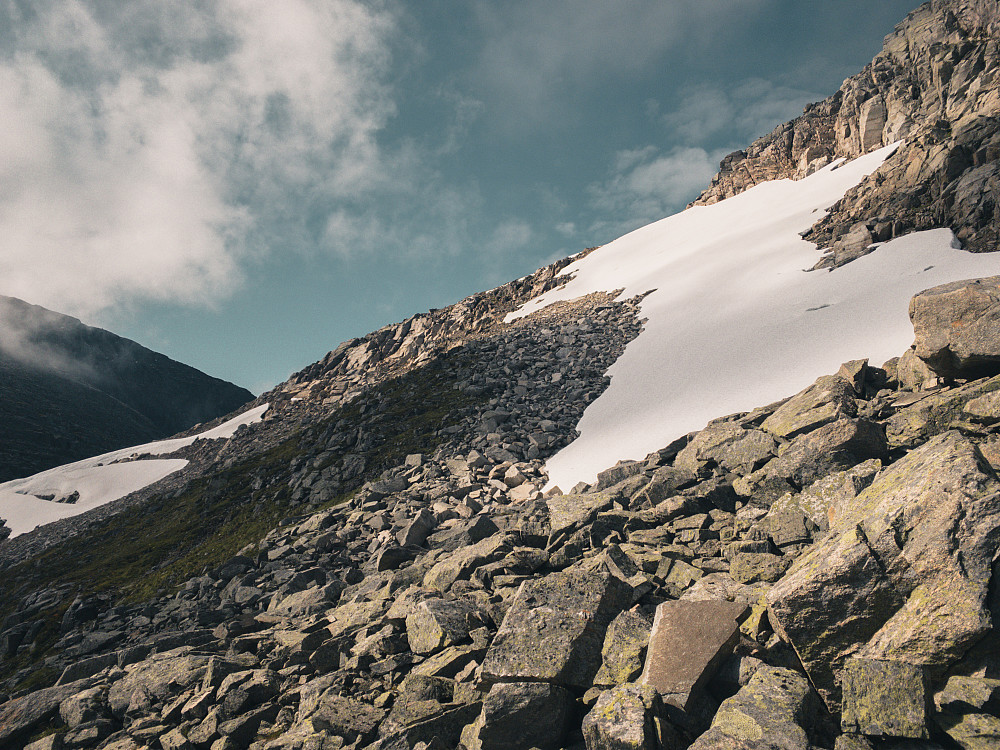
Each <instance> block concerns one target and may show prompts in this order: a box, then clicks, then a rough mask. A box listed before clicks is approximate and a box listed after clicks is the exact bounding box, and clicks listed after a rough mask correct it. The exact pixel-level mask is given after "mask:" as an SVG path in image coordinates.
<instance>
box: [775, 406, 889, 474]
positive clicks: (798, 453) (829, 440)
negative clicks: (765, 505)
mask: <svg viewBox="0 0 1000 750" xmlns="http://www.w3.org/2000/svg"><path fill="white" fill-rule="evenodd" d="M888 452H889V446H888V444H887V443H886V439H885V432H884V431H883V430H882V428H881V427H880V426H879V425H877V424H875V423H874V422H871V421H869V420H867V419H850V418H844V419H837V420H835V421H832V422H829V423H827V424H825V425H823V426H821V427H818V428H817V429H815V430H813V431H811V432H809V433H808V434H805V435H800V436H799V437H797V438H796V439H794V440H793V441H792V442H791V443H790V444H789V445H787V446H786V447H785V450H783V451H782V452H781V455H780V456H779V457H778V458H775V459H774V460H773V461H770V462H769V463H768V464H767V465H766V466H764V468H763V469H761V473H762V474H763V475H764V476H766V477H769V478H778V479H786V480H790V481H791V482H792V483H793V484H794V485H796V486H798V487H807V486H809V485H810V484H812V483H813V482H815V481H817V480H819V479H822V478H823V477H826V476H827V475H829V474H831V473H832V472H834V471H840V470H844V469H849V468H850V467H852V466H855V465H856V464H859V463H861V462H862V461H864V460H866V459H872V458H885V457H886V456H887V454H888Z"/></svg>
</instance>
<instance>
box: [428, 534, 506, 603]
mask: <svg viewBox="0 0 1000 750" xmlns="http://www.w3.org/2000/svg"><path fill="white" fill-rule="evenodd" d="M517 542H518V537H517V536H516V535H515V534H494V535H493V536H490V537H487V538H486V539H483V540H481V541H479V542H476V543H475V544H473V545H472V546H471V547H465V548H463V549H460V550H457V551H456V552H454V553H452V554H450V555H448V556H446V557H445V558H444V559H443V560H441V561H440V562H438V563H435V565H434V567H432V568H431V569H430V570H428V571H427V574H426V575H425V576H424V580H423V584H424V587H425V588H429V589H433V590H435V591H447V590H448V589H449V588H451V586H452V584H454V583H455V581H457V580H459V579H461V578H466V577H468V576H469V575H470V574H471V572H472V571H473V570H475V569H476V568H478V567H480V566H482V565H487V564H488V563H492V562H497V561H498V560H502V559H503V558H504V557H506V556H507V555H508V554H509V553H510V552H511V550H513V549H514V547H516V546H517Z"/></svg>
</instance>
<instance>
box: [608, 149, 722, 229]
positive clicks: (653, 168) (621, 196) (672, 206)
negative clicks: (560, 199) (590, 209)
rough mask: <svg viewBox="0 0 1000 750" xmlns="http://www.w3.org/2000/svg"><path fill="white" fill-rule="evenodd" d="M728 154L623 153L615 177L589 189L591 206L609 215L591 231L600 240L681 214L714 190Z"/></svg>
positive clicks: (677, 151)
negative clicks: (715, 178)
mask: <svg viewBox="0 0 1000 750" xmlns="http://www.w3.org/2000/svg"><path fill="white" fill-rule="evenodd" d="M723 155H725V151H724V150H723V151H716V152H709V151H706V150H705V149H703V148H684V147H679V148H674V149H672V150H670V151H668V152H666V153H662V152H661V151H660V150H659V149H657V148H655V147H653V146H648V147H646V148H643V149H635V150H629V151H622V152H619V154H618V155H617V158H616V161H615V165H614V168H613V170H612V174H611V176H610V177H608V179H606V180H605V181H603V182H600V183H595V184H593V185H591V186H590V187H589V192H590V196H591V202H592V204H593V206H594V207H595V208H596V209H598V210H599V211H600V212H601V213H602V214H603V215H605V216H613V217H615V218H614V220H610V219H606V220H602V221H600V222H598V223H595V224H593V225H592V226H591V227H590V231H591V235H592V236H593V237H594V238H595V240H596V241H599V242H606V241H608V240H611V239H614V238H615V237H617V236H619V235H621V234H624V233H625V232H628V231H631V230H632V229H636V228H638V227H640V226H643V225H645V224H649V223H650V222H653V221H657V220H659V219H662V218H664V217H666V216H669V215H670V214H673V213H676V212H677V211H680V210H682V209H683V208H684V206H686V205H687V204H688V203H689V202H690V201H691V200H693V199H694V198H696V197H697V196H698V194H699V193H700V192H701V191H702V190H704V189H705V187H707V186H708V182H709V180H711V178H712V176H713V175H714V174H715V172H716V171H717V169H718V163H719V159H721V158H722V156H723Z"/></svg>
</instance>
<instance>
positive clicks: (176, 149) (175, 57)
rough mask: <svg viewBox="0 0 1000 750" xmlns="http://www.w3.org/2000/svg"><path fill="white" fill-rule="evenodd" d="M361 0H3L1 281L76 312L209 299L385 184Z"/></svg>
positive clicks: (387, 163)
mask: <svg viewBox="0 0 1000 750" xmlns="http://www.w3.org/2000/svg"><path fill="white" fill-rule="evenodd" d="M388 8H390V6H389V5H388V4H387V3H379V4H370V3H362V2H360V1H359V0H286V1H285V2H282V3H268V2H264V1H263V0H214V1H212V2H199V3H169V4H163V3H158V2H155V0H136V2H132V3H127V4H125V5H122V4H120V3H114V2H107V0H58V1H56V0H50V1H49V2H45V1H44V0H41V1H40V2H37V3H32V4H31V6H28V5H27V4H20V3H7V4H5V5H4V6H3V7H2V8H0V27H3V28H5V29H6V31H5V32H4V33H2V34H0V117H2V119H3V121H4V123H5V127H4V128H3V130H2V131H0V293H4V294H10V295H13V296H18V297H21V298H24V299H28V300H30V301H32V302H35V303H38V304H42V305H45V306H48V307H52V308H54V309H58V310H60V311H68V312H72V313H74V314H80V315H91V314H93V313H95V312H97V311H100V310H102V309H104V308H107V307H109V306H113V305H116V304H127V303H129V302H130V301H133V300H136V299H140V298H146V299H156V300H164V301H171V302H183V303H194V304H212V302H213V300H216V299H218V298H220V297H222V296H224V295H226V294H227V293H229V292H231V291H232V290H233V289H234V288H235V287H236V286H237V285H239V283H240V282H241V271H240V269H241V267H242V264H243V263H244V262H245V261H246V260H247V259H248V258H250V257H253V256H255V255H260V254H262V253H264V252H266V251H268V249H269V248H271V247H273V246H274V245H276V244H278V242H279V241H280V243H281V246H282V247H283V248H286V249H292V250H295V249H304V248H307V247H314V246H315V244H316V236H317V235H321V234H322V231H318V232H317V231H315V230H313V229H311V228H310V226H309V223H308V222H307V221H306V217H307V215H308V212H309V210H311V209H313V208H314V207H317V206H318V207H320V208H322V207H323V206H327V205H329V204H332V203H334V202H336V201H338V200H340V199H343V198H344V197H345V196H350V197H352V198H354V199H357V198H358V197H359V196H363V195H364V194H365V193H366V191H372V190H378V189H382V188H384V187H385V186H387V185H391V184H392V182H393V178H394V176H395V174H394V166H395V164H394V162H393V160H394V159H395V156H393V155H387V154H385V153H384V152H383V151H381V150H380V149H379V146H378V144H377V142H376V134H377V132H378V131H379V130H380V129H381V128H382V127H383V126H384V124H385V123H386V121H387V120H388V118H389V117H391V116H392V114H393V104H392V100H391V96H390V91H389V89H388V87H387V85H386V82H385V81H386V78H387V71H388V67H389V63H390V56H389V42H390V40H391V38H392V36H393V34H394V33H395V26H394V21H393V16H392V14H391V13H390V12H389V10H387V9H388Z"/></svg>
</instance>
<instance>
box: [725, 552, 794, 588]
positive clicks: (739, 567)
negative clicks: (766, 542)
mask: <svg viewBox="0 0 1000 750" xmlns="http://www.w3.org/2000/svg"><path fill="white" fill-rule="evenodd" d="M791 564H792V559H791V558H790V557H787V556H780V555H772V554H770V553H768V552H738V553H737V554H736V555H734V556H733V559H732V560H731V561H730V565H729V575H731V576H732V577H733V580H734V581H736V582H737V583H756V582H758V581H764V582H767V583H773V582H775V581H777V580H778V579H779V578H781V576H782V575H783V574H784V572H785V571H786V570H788V566H789V565H791Z"/></svg>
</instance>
